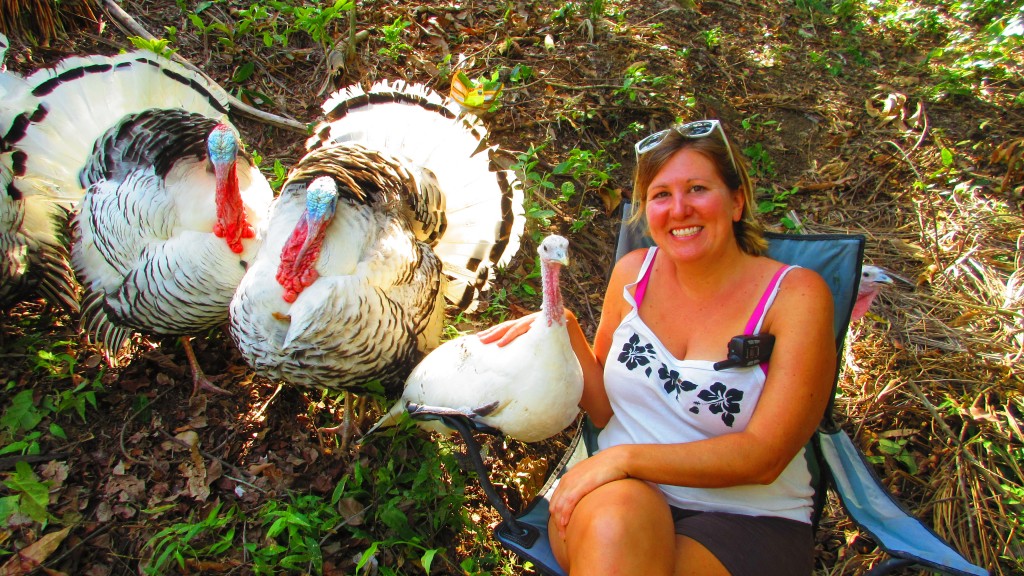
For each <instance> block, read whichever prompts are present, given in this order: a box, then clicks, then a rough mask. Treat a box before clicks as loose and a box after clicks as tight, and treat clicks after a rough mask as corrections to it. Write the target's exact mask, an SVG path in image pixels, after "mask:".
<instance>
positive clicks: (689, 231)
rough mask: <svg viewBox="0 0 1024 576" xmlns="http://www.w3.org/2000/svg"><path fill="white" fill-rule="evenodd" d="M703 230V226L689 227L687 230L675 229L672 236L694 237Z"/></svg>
mask: <svg viewBox="0 0 1024 576" xmlns="http://www.w3.org/2000/svg"><path fill="white" fill-rule="evenodd" d="M703 229H704V227H703V226H690V227H689V228H676V229H674V230H672V235H673V236H675V237H676V238H688V237H690V236H696V235H697V234H698V233H699V232H700V231H701V230H703Z"/></svg>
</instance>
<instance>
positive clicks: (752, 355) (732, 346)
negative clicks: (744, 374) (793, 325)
mask: <svg viewBox="0 0 1024 576" xmlns="http://www.w3.org/2000/svg"><path fill="white" fill-rule="evenodd" d="M773 347H775V336H772V335H771V334H768V333H767V332H765V333H762V334H754V335H743V336H733V337H732V340H729V357H728V359H727V360H722V361H721V362H715V364H714V366H713V368H714V369H715V370H725V369H727V368H734V367H736V366H742V367H744V368H747V367H750V366H757V365H758V364H763V363H765V362H767V361H768V359H769V358H771V356H772V348H773Z"/></svg>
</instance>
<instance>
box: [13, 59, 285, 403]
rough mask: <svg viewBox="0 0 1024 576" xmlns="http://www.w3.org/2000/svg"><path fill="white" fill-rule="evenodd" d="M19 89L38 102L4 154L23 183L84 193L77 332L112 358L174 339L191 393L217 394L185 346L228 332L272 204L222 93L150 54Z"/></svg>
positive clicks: (77, 252) (63, 69) (77, 242)
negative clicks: (128, 348)
mask: <svg viewBox="0 0 1024 576" xmlns="http://www.w3.org/2000/svg"><path fill="white" fill-rule="evenodd" d="M28 80H29V83H30V84H31V85H32V86H33V94H34V95H35V96H36V97H37V98H39V100H40V101H41V102H42V105H41V113H39V114H36V116H35V117H34V119H33V122H31V123H30V124H28V126H27V127H26V130H25V132H24V135H23V136H22V137H21V138H19V140H18V142H17V143H16V144H17V145H18V146H19V147H20V149H22V150H24V151H25V152H26V154H27V162H26V169H25V174H24V177H23V178H22V180H23V181H25V182H26V183H30V184H32V185H34V186H36V187H40V188H47V187H49V188H51V189H54V190H59V191H65V192H72V193H78V194H81V195H83V196H82V200H81V202H80V206H79V212H78V214H77V216H76V217H75V221H74V226H73V245H72V263H73V265H74V268H75V271H76V273H77V274H78V276H79V279H80V280H82V282H83V284H84V285H85V287H86V292H87V294H86V297H85V301H84V303H83V320H84V321H87V322H88V325H87V330H88V331H89V332H90V333H91V334H93V335H95V336H96V337H97V338H98V339H99V340H102V341H103V343H104V344H105V345H106V346H107V348H108V350H110V351H112V352H116V351H117V350H118V349H119V348H120V347H121V346H122V345H123V343H124V342H125V341H126V338H127V336H128V335H129V334H130V332H131V330H138V331H140V332H143V333H147V334H159V335H173V336H181V337H182V345H183V347H184V349H185V352H186V354H187V356H188V358H189V363H190V366H191V367H192V371H193V393H195V392H197V391H198V390H201V389H203V390H210V391H220V389H219V388H217V387H215V386H213V384H212V383H210V381H209V380H208V379H207V378H206V377H205V375H204V374H203V372H202V370H201V369H200V367H199V365H198V363H197V362H196V360H195V355H194V353H193V352H192V348H191V346H190V345H189V340H188V337H189V336H190V335H193V334H197V333H200V332H203V331H205V330H208V329H210V328H213V327H217V326H222V325H224V324H226V323H227V320H228V305H229V303H230V300H231V296H232V295H233V294H234V291H235V288H236V287H237V286H238V283H239V282H240V281H241V279H242V276H243V274H244V273H245V269H246V266H247V264H248V262H249V261H250V260H251V259H252V258H253V256H254V255H255V253H256V250H257V248H258V245H259V237H258V230H259V226H260V225H261V222H262V220H263V219H264V218H265V216H266V212H267V210H268V207H269V205H270V202H271V201H272V199H273V192H272V190H271V188H270V185H269V184H268V182H267V180H266V178H265V177H264V176H263V175H262V174H261V173H260V172H259V170H258V169H257V168H256V167H255V166H254V165H253V164H252V162H251V161H250V159H249V158H248V156H247V155H245V154H244V152H243V151H242V150H241V145H240V143H239V141H238V136H237V134H236V131H235V129H234V128H233V127H231V126H230V125H229V124H227V120H226V119H225V115H226V113H227V95H226V93H225V92H224V91H223V89H221V88H220V87H219V86H216V85H214V84H212V83H210V82H209V81H207V80H205V79H204V78H203V77H202V76H200V75H199V74H196V73H193V72H190V71H188V70H186V69H185V68H183V67H182V66H179V65H177V64H175V63H173V62H170V61H168V60H165V59H162V58H160V57H158V56H156V55H154V54H151V53H148V52H134V53H130V54H123V55H119V56H114V57H105V56H88V57H74V58H69V59H66V60H63V61H61V62H60V63H59V64H58V65H57V66H56V67H54V68H52V69H46V70H41V71H39V72H36V73H35V74H33V75H32V76H30V77H29V78H28ZM16 182H17V180H16Z"/></svg>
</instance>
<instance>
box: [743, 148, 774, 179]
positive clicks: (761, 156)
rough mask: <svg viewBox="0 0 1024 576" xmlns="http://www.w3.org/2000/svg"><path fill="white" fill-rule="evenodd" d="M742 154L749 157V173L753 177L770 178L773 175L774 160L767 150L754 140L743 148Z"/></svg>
mask: <svg viewBox="0 0 1024 576" xmlns="http://www.w3.org/2000/svg"><path fill="white" fill-rule="evenodd" d="M743 154H744V155H745V156H746V157H747V158H750V171H751V175H752V176H754V177H755V178H771V177H773V176H775V161H774V160H772V157H771V155H769V154H768V150H767V149H765V147H764V146H762V145H761V143H760V142H755V143H754V144H751V145H750V146H747V147H746V148H744V149H743Z"/></svg>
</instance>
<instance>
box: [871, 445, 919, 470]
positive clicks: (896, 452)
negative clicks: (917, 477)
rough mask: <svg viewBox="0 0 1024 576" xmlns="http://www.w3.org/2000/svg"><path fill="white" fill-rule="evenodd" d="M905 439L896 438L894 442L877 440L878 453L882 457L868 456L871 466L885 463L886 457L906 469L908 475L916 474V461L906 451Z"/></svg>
mask: <svg viewBox="0 0 1024 576" xmlns="http://www.w3.org/2000/svg"><path fill="white" fill-rule="evenodd" d="M907 442H908V441H907V439H906V438H898V439H896V440H890V439H888V438H879V439H878V451H879V452H881V453H882V454H883V456H868V457H867V459H868V461H869V462H871V463H872V464H881V463H883V462H885V458H886V456H888V457H889V458H892V459H893V460H896V461H897V462H899V463H900V464H903V466H904V467H905V468H906V469H907V472H909V473H910V474H912V475H913V474H917V460H915V459H914V455H913V454H911V453H910V451H909V450H907Z"/></svg>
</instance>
